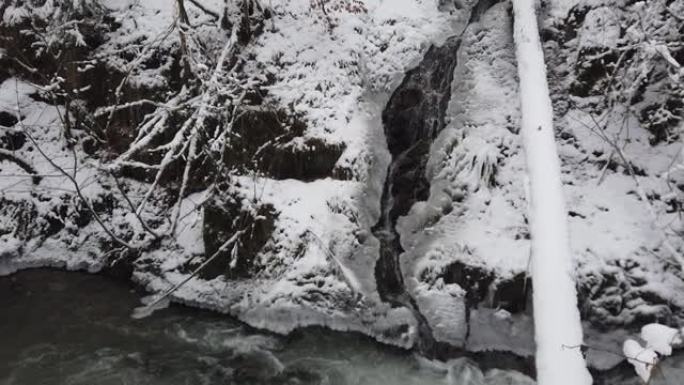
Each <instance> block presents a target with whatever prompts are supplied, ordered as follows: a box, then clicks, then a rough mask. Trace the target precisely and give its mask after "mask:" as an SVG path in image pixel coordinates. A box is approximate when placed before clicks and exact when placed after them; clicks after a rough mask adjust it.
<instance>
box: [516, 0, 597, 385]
mask: <svg viewBox="0 0 684 385" xmlns="http://www.w3.org/2000/svg"><path fill="white" fill-rule="evenodd" d="M513 11H514V18H515V23H514V27H515V30H514V39H515V44H516V57H517V58H518V74H519V77H520V104H521V110H522V129H521V133H522V138H523V142H524V148H525V157H526V160H527V171H528V176H529V184H530V187H529V189H530V197H529V205H530V209H529V212H530V215H529V217H530V233H531V235H532V244H531V253H532V282H533V284H534V290H533V302H534V325H535V327H534V331H535V342H536V345H537V351H536V353H537V354H536V367H537V380H538V382H539V383H540V384H541V385H551V384H554V385H559V384H568V385H570V384H573V385H578V384H591V382H592V380H591V376H590V374H589V372H588V371H587V368H586V364H585V362H584V359H583V357H582V354H581V351H580V350H579V348H578V347H579V346H581V345H582V326H581V323H580V315H579V310H578V308H577V292H576V290H575V281H574V277H573V271H574V267H575V265H574V263H573V258H572V254H571V251H570V243H569V239H568V228H567V211H566V209H565V203H564V201H563V199H564V198H563V194H564V193H563V190H562V184H561V176H560V164H559V159H558V154H557V151H556V143H555V135H554V131H553V109H552V106H551V99H550V97H549V89H548V85H547V80H546V64H545V63H544V54H543V51H542V47H541V43H540V41H539V31H538V30H537V20H536V14H535V3H534V1H532V0H515V1H514V2H513Z"/></svg>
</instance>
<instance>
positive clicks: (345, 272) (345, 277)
mask: <svg viewBox="0 0 684 385" xmlns="http://www.w3.org/2000/svg"><path fill="white" fill-rule="evenodd" d="M305 231H306V233H307V234H311V235H312V236H313V239H314V240H315V241H316V243H318V245H319V247H320V249H321V250H322V251H323V253H324V254H325V255H326V257H328V259H330V260H331V261H333V263H334V264H335V266H336V268H337V270H338V271H339V273H340V275H341V276H342V280H343V281H344V283H345V284H347V286H348V287H349V289H350V290H351V291H352V292H353V293H354V294H360V295H363V294H362V293H361V291H360V288H359V287H358V284H355V283H354V281H355V280H354V279H353V278H351V277H350V276H349V275H350V273H349V272H348V269H347V268H346V267H344V266H343V265H342V263H341V262H340V261H339V260H338V259H337V257H335V254H333V252H332V250H330V248H328V247H327V246H326V245H325V243H323V240H322V239H321V238H320V237H319V236H318V235H316V233H314V232H313V231H312V230H310V229H306V230H305Z"/></svg>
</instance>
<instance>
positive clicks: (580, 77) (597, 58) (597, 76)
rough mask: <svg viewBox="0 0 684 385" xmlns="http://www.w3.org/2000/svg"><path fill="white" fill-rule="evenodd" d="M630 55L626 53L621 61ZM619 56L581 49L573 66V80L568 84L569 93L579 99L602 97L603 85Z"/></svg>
mask: <svg viewBox="0 0 684 385" xmlns="http://www.w3.org/2000/svg"><path fill="white" fill-rule="evenodd" d="M632 55H633V51H627V52H626V53H625V58H624V59H623V60H628V59H629V58H630V57H631V56H632ZM619 56H620V55H618V54H617V53H615V52H609V51H606V50H605V49H604V48H583V49H582V50H581V51H580V53H579V57H578V60H577V65H576V66H575V80H574V81H573V82H572V83H571V84H570V89H569V91H570V93H571V94H573V95H575V96H580V97H587V96H596V95H603V93H604V92H605V83H606V81H607V80H608V78H609V75H610V74H611V73H612V71H613V70H614V68H615V65H616V64H617V61H618V58H619Z"/></svg>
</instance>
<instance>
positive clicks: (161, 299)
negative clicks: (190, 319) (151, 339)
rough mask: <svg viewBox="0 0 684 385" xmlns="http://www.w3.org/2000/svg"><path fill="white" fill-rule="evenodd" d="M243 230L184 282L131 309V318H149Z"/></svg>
mask: <svg viewBox="0 0 684 385" xmlns="http://www.w3.org/2000/svg"><path fill="white" fill-rule="evenodd" d="M245 231H246V230H245V229H243V230H239V231H237V232H236V233H235V234H233V236H232V237H230V239H228V240H227V241H225V242H224V243H223V244H222V245H221V247H219V248H218V250H216V252H215V253H214V254H212V255H211V257H209V258H207V260H206V261H204V262H203V263H202V264H201V265H199V267H197V269H195V270H194V271H193V272H192V273H191V274H190V275H189V276H187V277H186V278H185V279H184V280H182V281H181V282H179V283H177V284H176V285H174V286H173V287H171V288H170V289H169V290H167V291H165V292H164V293H163V294H162V295H160V296H158V297H156V298H155V299H154V300H153V301H152V302H150V303H149V304H146V305H145V306H140V307H137V308H135V309H133V313H132V314H131V317H133V318H135V319H141V318H145V317H148V316H150V315H151V314H152V313H154V312H155V311H156V310H159V309H161V308H163V307H165V306H166V304H167V303H168V302H167V299H168V297H169V296H170V295H171V294H173V293H174V292H175V291H176V290H178V289H180V288H181V287H182V286H183V285H185V284H186V283H188V281H190V280H191V279H193V278H194V277H195V276H196V275H197V274H199V273H200V272H201V271H202V269H204V268H205V267H206V266H207V265H209V264H210V263H211V262H212V261H213V260H214V259H216V258H217V257H218V256H219V255H221V254H222V253H223V252H224V251H226V250H228V248H229V247H230V246H232V245H233V244H235V242H236V241H237V240H238V239H239V238H240V235H242V234H244V233H245ZM236 253H237V244H236V245H235V246H234V247H233V250H232V252H231V254H232V255H233V256H235V254H236Z"/></svg>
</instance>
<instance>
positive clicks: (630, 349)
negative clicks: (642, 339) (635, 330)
mask: <svg viewBox="0 0 684 385" xmlns="http://www.w3.org/2000/svg"><path fill="white" fill-rule="evenodd" d="M622 352H623V353H624V354H625V357H627V361H628V362H629V363H630V364H632V365H633V366H634V370H635V371H636V373H637V375H638V376H639V377H640V378H641V379H642V380H643V381H644V382H645V383H648V382H649V380H650V379H651V372H652V371H653V368H654V367H655V365H656V364H657V363H658V354H657V353H656V352H655V351H653V350H652V349H649V348H644V347H642V346H641V344H639V343H638V342H636V341H634V340H626V341H625V343H624V345H623V347H622Z"/></svg>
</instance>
